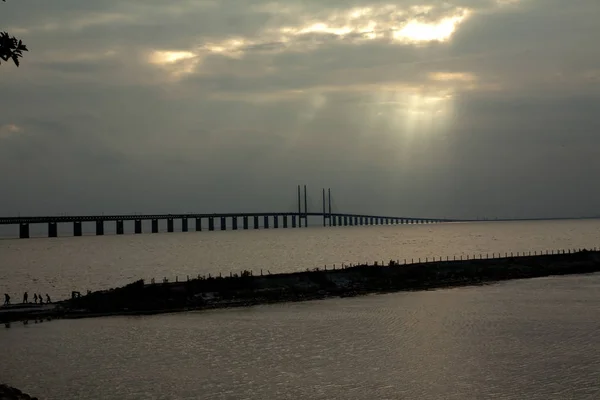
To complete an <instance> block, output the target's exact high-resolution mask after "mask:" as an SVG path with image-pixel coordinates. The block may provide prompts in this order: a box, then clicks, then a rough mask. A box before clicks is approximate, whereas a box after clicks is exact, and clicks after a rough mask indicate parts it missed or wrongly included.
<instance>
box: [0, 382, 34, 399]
mask: <svg viewBox="0 0 600 400" xmlns="http://www.w3.org/2000/svg"><path fill="white" fill-rule="evenodd" d="M0 400H37V397H31V396H29V395H28V394H25V393H23V392H21V391H20V390H19V389H15V388H13V387H10V386H8V385H3V384H0Z"/></svg>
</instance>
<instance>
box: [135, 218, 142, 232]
mask: <svg viewBox="0 0 600 400" xmlns="http://www.w3.org/2000/svg"><path fill="white" fill-rule="evenodd" d="M135 233H136V234H138V235H139V234H140V233H142V220H141V219H136V220H135Z"/></svg>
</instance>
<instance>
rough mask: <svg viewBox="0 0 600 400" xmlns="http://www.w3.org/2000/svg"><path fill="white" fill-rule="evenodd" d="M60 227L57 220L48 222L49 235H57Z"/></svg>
mask: <svg viewBox="0 0 600 400" xmlns="http://www.w3.org/2000/svg"><path fill="white" fill-rule="evenodd" d="M57 236H58V229H57V228H56V222H48V237H52V238H54V237H57Z"/></svg>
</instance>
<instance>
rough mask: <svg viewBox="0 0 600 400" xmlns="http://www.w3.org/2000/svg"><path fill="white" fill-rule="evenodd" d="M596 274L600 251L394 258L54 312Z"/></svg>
mask: <svg viewBox="0 0 600 400" xmlns="http://www.w3.org/2000/svg"><path fill="white" fill-rule="evenodd" d="M593 272H600V252H597V251H586V250H583V251H579V252H575V253H570V254H553V255H539V256H522V257H505V258H495V259H478V260H461V261H435V262H428V263H418V264H410V265H401V264H398V263H396V262H394V261H390V263H389V264H387V265H378V264H374V265H356V266H351V267H344V268H338V269H314V270H311V271H308V270H307V271H303V272H293V273H285V274H267V275H262V274H261V275H253V274H252V272H250V271H243V272H242V273H241V274H239V275H237V274H235V275H232V276H228V277H208V278H198V279H192V280H187V281H185V282H166V281H165V282H161V283H150V284H146V283H145V282H144V281H143V280H140V281H137V282H134V283H131V284H129V285H126V286H124V287H120V288H116V289H111V290H105V291H98V292H93V293H89V294H87V295H85V296H81V297H75V298H72V299H70V300H67V301H64V302H61V303H60V304H59V305H58V306H57V308H56V309H55V311H54V313H55V314H54V317H64V318H82V317H93V316H105V315H127V314H138V315H141V314H156V313H161V312H174V311H186V310H197V309H211V308H225V307H240V306H249V305H256V304H268V303H277V302H289V301H303V300H311V299H323V298H327V297H336V296H337V297H347V296H356V295H361V294H369V293H385V292H395V291H403V290H404V291H406V290H427V289H435V288H443V287H453V286H465V285H477V284H483V283H491V282H498V281H503V280H509V279H525V278H536V277H544V276H550V275H566V274H582V273H593ZM29 318H32V316H31V315H30V317H29Z"/></svg>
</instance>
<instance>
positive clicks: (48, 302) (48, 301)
mask: <svg viewBox="0 0 600 400" xmlns="http://www.w3.org/2000/svg"><path fill="white" fill-rule="evenodd" d="M50 303H52V301H50V296H48V293H46V304H50Z"/></svg>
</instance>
